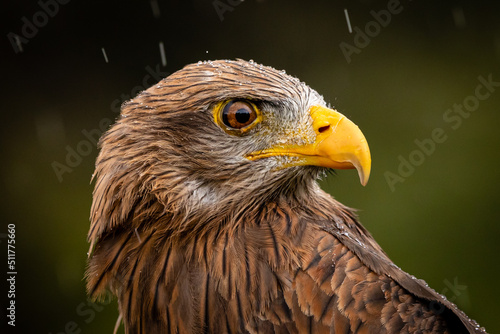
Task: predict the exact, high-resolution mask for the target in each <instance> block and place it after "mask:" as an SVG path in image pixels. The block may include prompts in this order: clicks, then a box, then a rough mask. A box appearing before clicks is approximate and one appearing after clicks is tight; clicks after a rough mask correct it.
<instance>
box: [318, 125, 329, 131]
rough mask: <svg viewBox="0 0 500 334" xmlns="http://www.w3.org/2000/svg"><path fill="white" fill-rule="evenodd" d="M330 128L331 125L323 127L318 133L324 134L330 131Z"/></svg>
mask: <svg viewBox="0 0 500 334" xmlns="http://www.w3.org/2000/svg"><path fill="white" fill-rule="evenodd" d="M329 128H330V125H327V126H322V127H320V128H319V129H318V132H319V133H323V132H325V131H327V130H328V129H329Z"/></svg>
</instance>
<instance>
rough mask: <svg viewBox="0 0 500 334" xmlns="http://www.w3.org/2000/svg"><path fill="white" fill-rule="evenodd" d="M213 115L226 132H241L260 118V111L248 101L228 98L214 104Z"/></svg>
mask: <svg viewBox="0 0 500 334" xmlns="http://www.w3.org/2000/svg"><path fill="white" fill-rule="evenodd" d="M214 116H215V120H216V122H217V123H218V124H219V125H220V126H221V127H222V128H223V129H224V130H225V131H226V132H228V133H231V134H242V133H244V132H245V131H247V130H249V129H250V128H252V127H253V126H252V124H256V123H257V122H258V121H259V120H260V111H259V110H258V108H257V107H256V106H255V105H254V104H253V103H252V102H250V101H244V100H230V101H226V102H223V103H221V104H219V105H218V106H216V108H215V113H214Z"/></svg>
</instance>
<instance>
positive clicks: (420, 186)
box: [0, 0, 500, 334]
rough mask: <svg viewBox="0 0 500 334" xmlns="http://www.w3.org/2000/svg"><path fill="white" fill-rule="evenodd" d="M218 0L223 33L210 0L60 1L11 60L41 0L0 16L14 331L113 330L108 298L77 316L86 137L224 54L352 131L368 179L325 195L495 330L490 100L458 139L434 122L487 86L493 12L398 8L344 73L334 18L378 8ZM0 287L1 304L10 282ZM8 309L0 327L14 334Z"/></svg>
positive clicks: (2, 178) (490, 5)
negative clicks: (310, 92) (146, 92)
mask: <svg viewBox="0 0 500 334" xmlns="http://www.w3.org/2000/svg"><path fill="white" fill-rule="evenodd" d="M42 2H43V0H42ZM46 2H50V1H49V0H47V1H46ZM231 2H232V3H233V5H230V4H229V5H228V6H230V7H231V9H232V10H231V11H229V10H228V11H225V12H224V13H222V18H223V20H221V19H220V17H219V15H218V14H217V11H216V9H215V7H214V2H212V1H201V0H199V1H180V0H177V1H166V0H158V6H159V10H160V12H159V13H160V15H159V17H158V18H155V16H154V13H153V10H152V5H151V2H150V1H148V0H144V1H128V2H125V1H123V2H118V1H116V2H113V1H108V2H97V1H81V0H71V1H69V2H68V3H67V4H64V5H63V4H60V5H59V8H58V9H57V13H55V15H53V17H50V18H49V19H48V20H47V22H46V24H44V25H43V26H41V27H39V28H38V32H37V33H36V35H35V36H33V37H32V38H29V39H27V40H28V42H27V43H25V44H23V45H22V46H23V52H19V53H16V52H15V48H16V47H14V46H13V45H12V43H11V42H10V41H9V38H8V36H9V35H8V34H9V33H11V32H12V33H15V34H18V35H21V34H22V28H23V25H24V24H25V22H24V21H23V20H22V18H23V17H26V19H27V20H28V21H30V22H33V16H34V15H37V13H38V12H39V11H40V10H43V9H42V7H41V5H40V3H37V1H10V3H9V2H4V3H3V5H2V7H3V9H2V10H1V13H2V19H1V26H2V34H3V36H4V37H2V42H1V49H0V51H1V59H2V61H1V65H0V66H1V82H2V90H1V98H0V106H1V112H2V113H1V115H2V121H1V131H0V138H1V141H2V146H1V148H2V151H1V154H2V157H3V158H2V163H1V164H0V168H1V169H0V182H1V184H0V186H1V196H2V198H1V201H0V203H1V209H2V211H1V212H2V216H3V219H2V225H1V227H0V228H1V229H0V241H1V243H0V246H1V247H0V249H1V251H0V254H1V256H0V259H1V262H0V263H1V265H0V268H2V269H1V270H2V273H6V272H7V263H6V262H7V246H6V244H7V236H6V233H7V224H9V223H12V224H15V225H16V239H15V240H16V270H17V273H18V274H17V276H16V329H17V332H19V333H21V332H22V333H53V334H55V333H112V331H113V327H114V324H115V321H116V318H117V315H118V313H117V310H116V303H115V302H112V303H111V304H109V305H108V304H107V302H105V303H99V304H93V303H91V302H90V301H88V300H87V297H86V294H85V283H84V281H83V275H84V271H85V263H86V256H87V255H86V253H87V250H88V244H87V242H86V232H87V230H88V226H89V220H88V217H89V210H90V204H91V197H92V195H91V193H92V188H93V185H92V184H91V183H90V178H91V175H92V173H93V164H94V161H95V157H96V155H97V148H96V147H95V145H94V144H93V143H91V142H90V141H89V140H88V139H87V137H86V136H85V135H84V132H85V131H89V132H91V133H92V134H93V135H94V137H92V138H95V137H97V136H98V135H99V134H100V132H102V131H101V130H100V126H101V125H102V124H101V123H100V122H103V123H106V119H110V120H113V119H115V117H116V116H117V113H116V112H115V111H114V110H113V107H112V105H113V106H117V105H119V103H120V101H121V100H122V99H128V98H129V97H130V96H131V95H132V96H133V95H135V94H137V92H138V91H139V90H141V89H143V88H147V87H140V86H141V85H142V82H143V78H144V77H145V76H146V75H147V74H148V71H147V70H146V67H148V66H149V68H150V69H155V68H157V67H158V70H159V71H161V72H164V73H163V75H165V73H167V72H168V73H172V72H174V71H176V70H178V69H180V68H181V67H183V66H184V65H186V64H188V63H192V62H197V61H199V60H208V59H221V58H229V59H234V58H243V59H253V60H255V61H257V62H260V63H263V64H266V65H271V66H273V67H276V68H278V69H285V70H286V71H287V73H290V74H292V75H294V76H297V77H299V78H300V79H301V80H303V81H305V82H307V83H308V84H309V85H310V86H311V87H313V88H314V89H316V90H317V91H318V92H320V93H321V94H323V95H324V96H325V99H326V100H327V101H328V102H330V103H331V104H332V105H334V106H335V107H337V108H338V110H339V111H341V112H342V113H344V114H345V115H346V116H348V117H349V118H350V119H351V120H353V121H354V122H355V123H356V124H358V125H359V126H360V127H361V129H362V130H363V132H364V133H365V135H366V137H367V139H368V142H369V144H370V148H371V152H372V157H373V172H372V176H371V179H370V182H369V183H368V185H367V186H366V187H362V186H360V185H359V181H358V179H357V176H356V173H355V172H354V171H340V172H338V173H337V175H336V176H330V177H329V178H328V179H327V180H325V181H323V182H322V185H323V187H324V188H325V189H326V190H328V191H329V192H330V193H332V194H333V195H334V196H335V197H336V198H337V199H339V200H340V201H342V202H343V203H345V204H347V205H349V206H352V207H356V208H359V209H360V211H359V214H360V217H361V220H362V222H363V224H364V225H365V226H366V227H367V228H368V229H369V230H370V231H371V232H372V234H373V235H374V237H375V238H376V240H377V241H378V242H379V243H380V244H381V245H382V247H383V248H384V249H385V250H386V251H387V253H388V254H389V256H390V257H391V258H392V259H393V260H394V262H395V263H396V264H398V265H399V266H400V267H402V268H403V269H404V270H406V271H408V272H410V273H411V274H414V275H415V276H417V277H419V278H423V279H425V280H426V281H427V282H428V283H429V284H430V285H431V286H432V287H434V289H436V290H437V291H438V292H442V293H445V294H446V295H447V296H448V298H449V299H451V300H453V301H454V302H456V303H457V304H458V305H459V307H460V308H462V309H463V310H464V311H465V312H466V313H467V314H468V315H469V316H471V317H472V318H474V319H476V320H478V322H479V323H480V324H481V325H482V326H485V327H486V329H487V330H488V331H489V332H490V333H495V332H500V325H499V323H498V320H497V318H498V314H500V304H499V303H498V298H499V297H500V293H499V292H500V291H499V290H500V289H499V282H498V274H499V264H500V260H499V251H500V242H499V241H498V235H499V232H500V226H499V224H498V223H499V219H498V212H497V208H498V204H499V195H498V189H497V187H498V185H499V179H500V173H499V164H500V158H499V149H500V146H499V144H500V139H499V129H498V127H499V125H500V115H499V106H500V89H498V88H496V89H497V90H496V91H494V92H493V93H491V96H490V97H489V98H487V99H485V100H484V101H480V104H479V107H478V108H477V110H475V111H473V112H472V113H471V115H470V117H468V118H466V119H462V121H463V122H462V123H461V124H460V126H459V127H458V128H457V129H456V130H454V129H452V128H451V125H452V124H453V123H447V122H445V121H444V120H443V115H444V114H445V112H446V111H447V110H448V109H449V108H452V107H453V105H454V104H461V103H463V102H464V100H465V99H467V97H469V96H471V95H474V92H475V88H476V86H477V85H478V84H479V81H478V78H479V76H483V77H484V78H488V76H489V75H492V78H493V81H496V82H498V81H500V71H499V61H500V23H499V22H500V20H499V17H500V10H499V9H500V7H499V5H498V4H494V2H493V1H491V2H486V1H475V2H473V1H440V2H439V3H437V2H436V1H424V0H414V1H408V0H405V1H403V0H402V1H401V5H400V6H401V7H402V11H401V12H400V13H399V14H395V15H392V16H391V21H390V23H389V24H387V25H386V27H382V28H381V29H380V31H378V32H376V33H373V35H374V36H373V37H370V42H369V44H368V45H366V46H365V47H363V48H360V52H359V54H352V57H351V62H350V63H348V62H347V60H346V58H345V57H344V55H343V53H342V51H341V49H340V47H339V44H340V43H341V42H345V43H349V44H351V45H354V42H353V39H354V37H355V33H352V34H350V33H349V31H348V28H347V24H346V18H345V15H344V8H346V9H348V12H349V16H350V21H351V24H352V26H353V27H354V26H357V27H359V28H360V29H361V30H364V29H365V25H366V24H367V23H369V22H370V21H373V20H374V18H373V16H372V14H370V11H372V10H375V11H377V12H378V11H380V10H383V9H386V8H387V6H388V1H347V0H346V1H315V2H309V3H308V2H306V1H301V2H293V1H271V0H267V1H254V0H247V1H245V2H243V3H241V4H238V3H237V2H236V1H235V0H232V1H231ZM215 3H216V4H217V2H215ZM219 3H224V4H227V3H228V0H221V1H220V2H219ZM398 8H399V7H398ZM40 17H41V16H40ZM160 41H161V42H163V44H164V49H165V55H166V59H167V64H166V66H163V65H162V64H161V58H160V50H159V43H160ZM102 48H104V49H105V51H106V54H107V57H108V60H109V62H106V61H105V59H104V56H103V53H102ZM153 83H154V80H149V84H150V85H151V84H153ZM499 88H500V87H499ZM482 92H483V91H482ZM127 96H128V97H127ZM469 100H470V99H469ZM100 124H101V125H100ZM436 128H441V129H443V131H444V133H445V135H446V141H445V142H444V143H437V144H436V145H435V148H434V150H433V151H432V152H431V154H429V155H425V157H424V158H423V159H420V161H419V163H420V165H419V166H417V167H415V168H414V170H413V171H412V172H411V173H410V172H409V173H408V174H411V175H407V176H408V177H406V178H405V181H404V182H400V183H397V184H395V187H394V188H395V189H392V190H394V191H392V190H391V187H390V186H389V184H388V182H387V180H386V176H385V174H386V172H392V173H395V174H396V173H398V166H399V164H400V160H399V159H400V158H399V157H400V156H401V157H403V158H404V159H409V157H410V155H412V154H413V157H416V156H417V155H418V154H419V153H415V152H416V151H418V147H417V146H416V144H415V142H414V141H415V140H425V139H429V138H431V133H432V131H433V130H434V129H436ZM68 150H75V151H78V150H79V151H80V153H82V154H79V156H80V159H78V158H75V157H73V158H72V159H73V160H70V162H71V163H72V165H73V167H70V168H71V172H65V173H63V174H62V175H61V178H62V180H59V179H58V177H57V175H56V173H55V172H54V168H53V165H54V162H56V163H60V164H61V165H68V162H67V161H66V159H67V154H68ZM77 153H78V152H77ZM422 156H423V155H422ZM61 165H60V166H61ZM2 277H4V276H2ZM2 281H3V283H5V278H2ZM1 288H2V291H0V295H1V296H2V298H3V299H2V301H3V302H5V301H6V295H7V287H3V286H1ZM4 305H5V304H2V309H1V326H2V327H0V328H6V329H11V328H10V327H8V326H7V325H6V323H7V318H6V316H5V312H6V306H4ZM2 331H3V330H2Z"/></svg>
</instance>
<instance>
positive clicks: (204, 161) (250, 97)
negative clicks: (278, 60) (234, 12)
mask: <svg viewBox="0 0 500 334" xmlns="http://www.w3.org/2000/svg"><path fill="white" fill-rule="evenodd" d="M100 145H101V152H100V154H99V157H98V159H97V163H96V177H97V181H96V188H95V190H94V203H93V206H92V224H93V228H92V229H91V232H90V233H91V234H90V237H91V239H92V237H98V236H99V235H101V234H102V233H103V232H104V231H105V230H108V229H110V228H113V226H117V225H120V224H122V223H123V222H124V221H126V220H128V219H131V217H134V216H144V217H148V216H149V217H151V216H158V215H174V216H175V215H178V214H179V212H183V214H184V215H185V216H189V215H193V214H199V212H203V210H204V208H207V212H208V209H209V210H210V211H211V212H216V213H220V212H221V210H231V208H232V209H235V208H236V207H238V206H239V205H241V204H242V203H248V204H249V205H250V204H252V203H253V204H255V202H257V201H259V200H261V199H263V198H268V197H269V196H276V195H277V194H282V193H283V192H288V193H294V196H296V195H297V194H298V193H300V192H302V193H303V195H304V196H307V192H308V191H310V189H311V186H312V185H313V184H314V185H315V184H316V183H315V179H316V178H317V177H318V176H319V175H320V174H321V172H322V171H325V170H327V169H329V168H334V169H348V168H356V169H357V170H358V173H359V177H360V180H361V183H362V184H366V182H367V181H368V177H369V174H370V164H371V159H370V152H369V149H368V145H367V142H366V140H365V138H364V136H363V134H362V133H361V131H360V130H359V128H358V127H357V126H356V125H355V124H354V123H352V122H351V121H350V120H349V119H347V118H346V117H345V116H343V115H342V114H340V113H338V112H337V111H335V110H333V109H331V108H329V107H328V106H327V105H326V104H325V102H324V100H323V98H322V97H321V96H320V95H319V94H318V93H317V92H316V91H314V90H313V89H311V88H310V87H309V86H307V85H306V84H305V83H303V82H301V81H299V80H298V79H297V78H294V77H291V76H289V75H287V74H286V73H285V72H284V71H278V70H275V69H274V68H271V67H267V66H262V65H259V64H256V63H254V62H252V61H250V62H247V61H243V60H237V61H224V60H223V61H213V62H211V61H209V62H199V63H197V64H192V65H188V66H186V67H185V68H183V69H181V70H179V71H177V72H176V73H174V74H172V75H170V76H169V77H167V78H165V79H163V80H162V81H160V82H159V83H158V84H156V85H154V86H152V87H151V88H149V89H147V90H145V91H144V92H142V93H140V94H139V95H138V96H137V97H136V98H134V99H132V100H131V101H129V102H127V103H125V104H124V105H123V106H122V113H121V117H120V119H119V120H118V121H117V122H116V124H115V125H113V126H112V127H111V129H110V130H109V131H108V132H107V133H106V134H105V135H104V136H103V138H102V139H101V142H100Z"/></svg>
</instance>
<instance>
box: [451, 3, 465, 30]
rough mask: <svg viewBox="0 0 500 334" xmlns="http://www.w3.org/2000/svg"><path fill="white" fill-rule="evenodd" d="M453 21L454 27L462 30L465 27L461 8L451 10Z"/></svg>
mask: <svg viewBox="0 0 500 334" xmlns="http://www.w3.org/2000/svg"><path fill="white" fill-rule="evenodd" d="M452 13H453V21H454V22H455V27H457V28H463V27H465V15H464V9H463V8H462V7H455V8H453V12H452Z"/></svg>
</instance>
